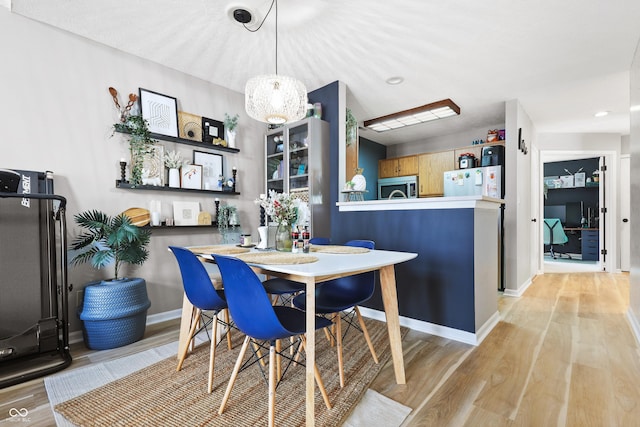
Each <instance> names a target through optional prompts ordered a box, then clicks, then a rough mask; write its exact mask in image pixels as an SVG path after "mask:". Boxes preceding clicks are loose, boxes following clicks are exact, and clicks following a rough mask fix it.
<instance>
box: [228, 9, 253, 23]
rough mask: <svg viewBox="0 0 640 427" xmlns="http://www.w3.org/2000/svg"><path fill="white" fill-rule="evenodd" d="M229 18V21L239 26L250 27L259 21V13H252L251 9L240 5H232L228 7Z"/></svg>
mask: <svg viewBox="0 0 640 427" xmlns="http://www.w3.org/2000/svg"><path fill="white" fill-rule="evenodd" d="M227 16H228V17H229V19H230V20H231V21H232V22H234V23H236V24H239V25H246V26H250V25H251V24H253V23H255V22H256V20H257V13H256V12H254V11H252V10H251V8H250V7H248V6H245V5H240V4H232V5H229V6H228V7H227Z"/></svg>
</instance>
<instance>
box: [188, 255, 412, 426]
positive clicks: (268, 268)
mask: <svg viewBox="0 0 640 427" xmlns="http://www.w3.org/2000/svg"><path fill="white" fill-rule="evenodd" d="M235 246H236V245H229V246H226V245H218V246H212V247H210V248H211V250H212V252H211V253H207V250H202V249H205V248H204V247H189V249H191V250H192V251H193V252H195V253H197V254H198V256H200V257H201V259H202V260H203V261H205V262H211V263H215V255H216V251H218V253H219V254H221V255H225V256H238V257H239V258H241V259H242V258H243V255H242V254H237V255H234V254H229V252H228V251H226V250H224V248H225V247H235ZM216 248H220V249H216ZM343 248H346V247H343ZM318 249H320V248H319V247H318V248H314V247H312V250H311V252H310V253H300V254H291V253H289V254H288V255H290V259H291V260H292V262H295V261H296V259H295V258H296V256H298V257H300V259H299V260H300V261H304V262H301V263H285V264H277V263H272V261H267V259H268V256H267V255H265V256H264V261H263V262H261V256H260V255H256V256H255V257H253V258H254V259H247V260H246V261H245V262H246V263H247V264H248V265H249V266H250V267H251V268H252V269H253V270H254V271H255V272H256V273H257V274H264V275H266V276H268V277H281V278H284V279H288V280H293V281H295V282H299V283H304V284H305V286H306V291H307V292H306V307H307V310H306V331H307V334H306V335H307V337H306V340H307V342H306V355H307V363H306V371H305V379H306V388H305V397H306V399H305V401H306V411H305V414H306V425H307V426H308V427H313V426H314V387H315V383H314V368H315V350H316V340H315V333H314V332H315V287H316V285H317V284H318V283H322V282H325V281H327V280H333V279H337V278H340V277H345V276H351V275H355V274H360V273H366V272H369V271H378V272H379V277H380V287H381V293H382V302H383V306H384V312H385V319H386V324H387V332H388V335H389V344H390V349H391V357H392V360H393V369H394V373H395V378H396V383H397V384H405V383H406V381H405V370H404V360H403V355H402V336H401V334H400V316H399V312H398V297H397V290H396V279H395V265H396V264H400V263H403V262H406V261H409V260H411V259H414V258H416V257H417V256H418V255H417V254H416V253H411V252H400V251H387V250H378V249H375V250H367V251H358V253H350V252H349V251H341V250H336V251H334V252H333V253H332V251H331V250H329V248H327V249H326V250H322V249H320V250H318ZM336 249H339V248H336ZM274 252H275V251H270V252H269V251H263V250H258V249H255V248H252V249H250V250H249V251H248V252H246V253H247V254H253V253H256V254H269V253H274ZM302 257H307V258H306V259H303V258H302ZM309 257H310V258H309ZM191 313H192V306H191V305H190V303H189V300H188V299H187V298H186V297H185V298H183V311H182V320H181V326H180V337H179V352H178V354H181V350H182V349H184V347H185V346H188V345H189V336H188V331H189V324H190V322H191V321H193V319H192V316H191Z"/></svg>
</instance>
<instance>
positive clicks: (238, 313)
mask: <svg viewBox="0 0 640 427" xmlns="http://www.w3.org/2000/svg"><path fill="white" fill-rule="evenodd" d="M214 259H215V262H216V264H218V269H219V270H220V275H221V276H222V282H223V283H224V287H225V296H226V298H227V304H228V306H229V311H230V312H231V317H232V318H233V321H234V323H235V325H236V327H237V328H238V329H239V330H240V331H242V332H244V333H245V334H246V335H247V336H246V338H245V339H244V342H243V344H242V348H241V349H240V354H239V355H238V359H237V361H236V364H235V366H234V368H233V372H232V373H231V378H230V379H229V384H228V386H227V390H226V391H225V393H224V397H223V398H222V403H221V404H220V409H219V410H218V413H219V414H222V413H223V412H224V409H225V406H226V405H227V401H228V400H229V396H230V394H231V389H232V388H233V384H234V383H235V380H236V378H237V376H238V372H239V371H240V368H241V367H242V366H243V363H242V360H243V359H244V356H245V353H246V351H247V348H248V345H249V341H250V340H251V339H253V340H254V343H256V340H259V341H268V342H269V426H273V424H274V419H275V391H276V386H277V381H276V372H275V370H276V341H279V340H282V339H284V338H290V337H296V336H299V337H300V339H301V345H302V346H303V348H304V343H305V339H304V333H305V327H306V323H305V316H306V315H305V313H304V312H303V311H301V310H298V309H296V308H293V307H286V306H281V305H277V306H274V305H271V301H270V300H269V296H268V295H267V292H266V291H265V289H264V287H263V286H262V282H260V279H259V278H258V276H257V275H256V273H255V272H254V271H253V270H251V268H250V267H249V266H248V265H247V264H246V263H245V262H244V261H242V260H240V259H238V258H231V257H226V256H222V255H214ZM330 325H331V322H330V321H329V320H327V319H325V318H323V317H319V316H317V317H316V329H322V328H326V327H327V326H330ZM280 356H281V357H284V358H286V359H288V360H289V363H291V362H292V361H293V358H291V357H289V356H287V355H285V354H284V352H281V353H280ZM258 366H260V365H259V364H258ZM315 379H316V382H317V383H318V388H319V389H320V393H321V394H322V398H323V399H324V403H325V405H326V406H327V408H328V409H331V404H330V403H329V396H328V395H327V392H326V390H325V388H324V384H323V382H322V378H321V377H320V371H319V370H318V368H317V367H316V369H315Z"/></svg>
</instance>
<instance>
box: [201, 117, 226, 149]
mask: <svg viewBox="0 0 640 427" xmlns="http://www.w3.org/2000/svg"><path fill="white" fill-rule="evenodd" d="M216 138H220V139H224V123H222V122H221V121H218V120H214V119H210V118H208V117H202V142H205V143H207V144H213V140H214V139H216Z"/></svg>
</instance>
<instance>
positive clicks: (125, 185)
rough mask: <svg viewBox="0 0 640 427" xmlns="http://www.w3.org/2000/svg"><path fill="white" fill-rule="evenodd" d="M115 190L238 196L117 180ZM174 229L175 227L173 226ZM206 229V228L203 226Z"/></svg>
mask: <svg viewBox="0 0 640 427" xmlns="http://www.w3.org/2000/svg"><path fill="white" fill-rule="evenodd" d="M116 188H122V189H125V190H151V191H178V192H185V193H204V194H223V195H228V196H239V195H240V193H239V192H237V191H221V190H196V189H192V188H176V187H169V186H166V185H165V186H159V185H131V184H130V183H128V182H122V181H120V180H119V179H118V180H116ZM174 227H175V226H174ZM205 227H206V226H205Z"/></svg>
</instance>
